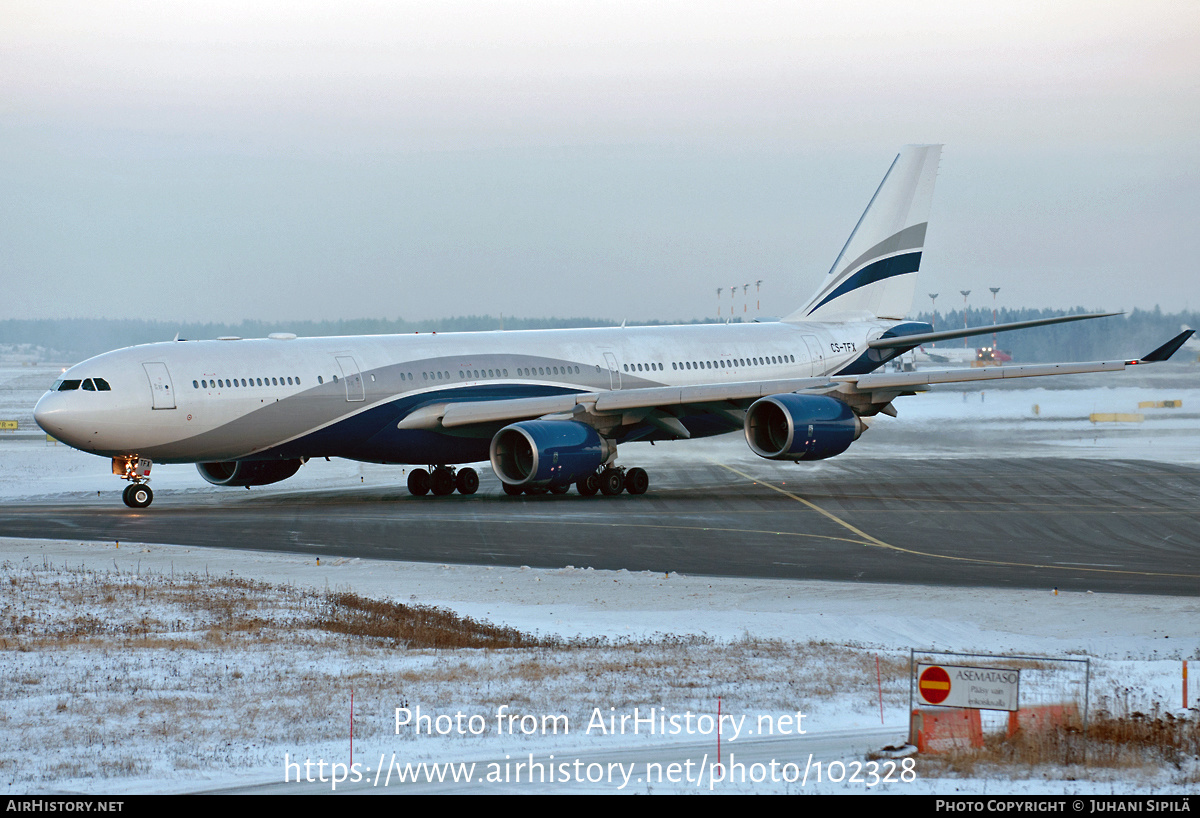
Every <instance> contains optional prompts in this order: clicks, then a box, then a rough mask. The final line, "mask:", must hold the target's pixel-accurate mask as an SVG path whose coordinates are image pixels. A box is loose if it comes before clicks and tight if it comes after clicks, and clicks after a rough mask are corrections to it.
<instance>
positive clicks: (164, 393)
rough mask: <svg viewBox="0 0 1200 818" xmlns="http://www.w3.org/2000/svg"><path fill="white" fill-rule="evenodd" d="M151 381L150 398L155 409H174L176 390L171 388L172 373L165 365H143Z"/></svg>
mask: <svg viewBox="0 0 1200 818" xmlns="http://www.w3.org/2000/svg"><path fill="white" fill-rule="evenodd" d="M142 369H144V370H146V377H147V378H149V379H150V396H151V399H152V401H153V404H152V405H153V407H154V408H155V409H174V408H175V390H174V389H172V388H171V373H170V372H168V371H167V365H166V364H163V363H152V364H142Z"/></svg>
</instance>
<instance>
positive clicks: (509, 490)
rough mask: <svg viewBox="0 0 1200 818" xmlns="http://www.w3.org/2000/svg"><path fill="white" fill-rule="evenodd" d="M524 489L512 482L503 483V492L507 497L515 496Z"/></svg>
mask: <svg viewBox="0 0 1200 818" xmlns="http://www.w3.org/2000/svg"><path fill="white" fill-rule="evenodd" d="M524 491H525V489H523V488H521V487H520V486H514V485H513V484H512V483H505V484H504V493H505V494H507V495H508V496H509V497H516V496H517V495H518V494H521V493H522V492H524Z"/></svg>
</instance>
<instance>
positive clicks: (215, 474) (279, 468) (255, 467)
mask: <svg viewBox="0 0 1200 818" xmlns="http://www.w3.org/2000/svg"><path fill="white" fill-rule="evenodd" d="M303 464H304V461H303V460H229V461H226V462H221V463H197V464H196V471H198V472H200V476H201V477H203V478H204V479H205V480H207V481H208V482H210V483H212V484H213V485H214V486H266V485H269V484H271V483H278V482H279V481H280V480H286V479H287V478H289V477H291V476H292V475H293V474H295V473H296V472H298V471H300V466H302V465H303Z"/></svg>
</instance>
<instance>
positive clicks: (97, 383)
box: [50, 378, 112, 392]
mask: <svg viewBox="0 0 1200 818" xmlns="http://www.w3.org/2000/svg"><path fill="white" fill-rule="evenodd" d="M75 389H82V390H83V391H84V392H111V391H112V387H111V386H109V385H108V381H106V380H104V378H88V379H87V380H83V381H78V380H74V379H69V380H68V379H64V378H59V379H58V380H57V381H55V382H54V385H53V386H51V387H50V391H51V392H70V391H72V390H75Z"/></svg>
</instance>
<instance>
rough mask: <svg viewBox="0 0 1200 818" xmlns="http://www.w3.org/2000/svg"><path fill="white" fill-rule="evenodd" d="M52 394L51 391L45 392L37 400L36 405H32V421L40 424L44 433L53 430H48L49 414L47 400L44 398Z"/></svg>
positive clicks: (49, 432)
mask: <svg viewBox="0 0 1200 818" xmlns="http://www.w3.org/2000/svg"><path fill="white" fill-rule="evenodd" d="M52 394H53V393H52V392H47V393H46V394H45V395H42V397H41V398H40V399H39V400H38V402H37V406H35V407H33V422H34V423H36V424H37V425H38V426H40V427H41V429H42V431H43V432H45V433H46V434H53V432H51V431H50V425H49V424H50V416H51V414H50V407H49V403H48V401H47V400H46V399H47V398H48V397H50V395H52Z"/></svg>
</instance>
